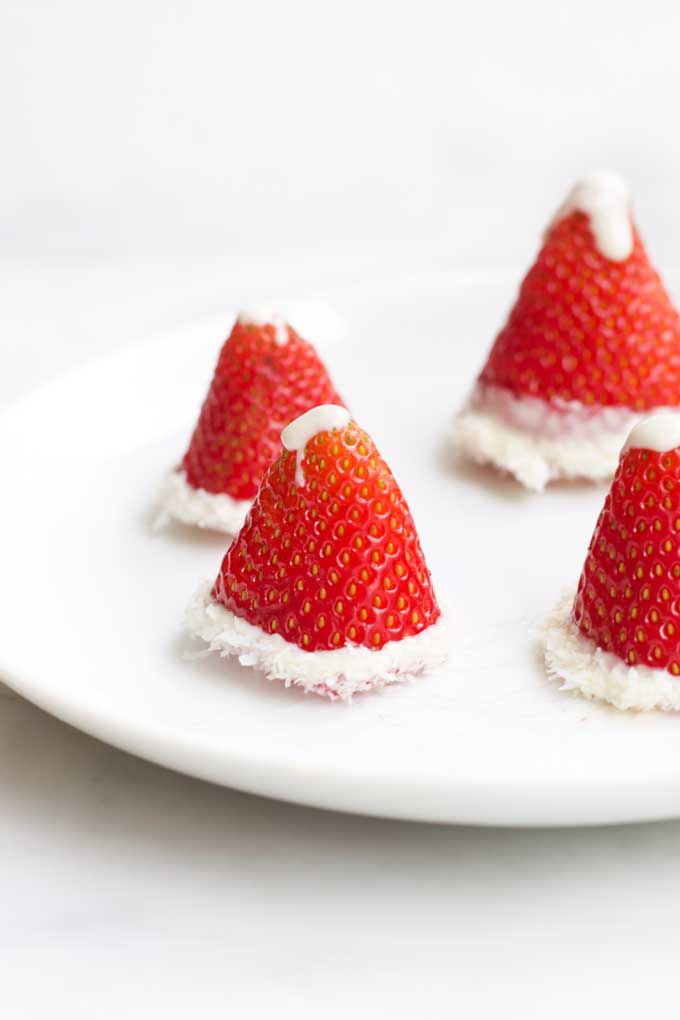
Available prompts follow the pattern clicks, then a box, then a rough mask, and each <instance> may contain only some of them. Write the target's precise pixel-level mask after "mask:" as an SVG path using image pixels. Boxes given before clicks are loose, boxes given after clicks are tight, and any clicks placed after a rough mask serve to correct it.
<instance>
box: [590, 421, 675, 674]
mask: <svg viewBox="0 0 680 1020" xmlns="http://www.w3.org/2000/svg"><path fill="white" fill-rule="evenodd" d="M669 427H670V432H669ZM660 429H661V430H662V432H661V434H662V435H663V429H665V436H666V442H663V441H661V442H660V443H659V442H657V441H656V436H657V435H658V434H659V430H660ZM669 440H670V441H669ZM675 443H680V416H678V415H670V414H659V415H655V416H653V417H652V418H649V419H647V420H646V421H645V422H643V423H641V424H640V425H639V426H637V427H636V429H634V430H633V433H632V434H631V437H630V439H629V440H628V443H627V448H624V451H623V453H622V456H621V460H620V462H619V467H618V470H617V472H616V476H615V478H614V482H613V484H612V487H611V490H610V492H609V495H608V496H607V499H606V501H605V504H604V508H603V510H602V512H601V514H600V516H599V519H598V521H597V525H596V527H595V532H594V534H593V537H592V541H591V543H590V548H589V550H588V556H587V559H586V563H585V566H584V568H583V573H582V574H581V579H580V581H579V586H578V592H577V595H576V599H575V602H574V606H573V621H574V622H575V624H576V626H577V627H578V630H579V631H580V633H581V635H582V636H583V637H585V638H589V639H591V640H592V641H594V642H595V645H596V646H597V647H598V648H600V649H602V651H605V652H611V653H613V655H615V656H617V657H618V658H619V659H621V660H622V661H623V662H625V663H627V664H628V665H629V666H649V667H652V668H654V669H660V670H666V671H668V672H669V673H670V674H671V675H672V676H680V447H679V446H677V445H673V444H675ZM664 446H666V447H668V446H670V447H671V448H666V449H663V447H664Z"/></svg>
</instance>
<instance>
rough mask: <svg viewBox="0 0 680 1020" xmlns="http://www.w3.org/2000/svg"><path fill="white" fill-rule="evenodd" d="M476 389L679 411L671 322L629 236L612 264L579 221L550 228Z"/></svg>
mask: <svg viewBox="0 0 680 1020" xmlns="http://www.w3.org/2000/svg"><path fill="white" fill-rule="evenodd" d="M480 382H482V383H487V384H490V385H494V386H502V387H505V388H507V389H509V390H511V391H513V392H514V393H515V394H516V395H517V396H533V397H540V398H542V399H543V400H547V401H559V402H561V401H578V402H579V403H581V404H585V405H587V406H589V405H594V404H597V405H606V406H612V405H618V406H625V407H629V408H631V409H633V410H637V411H644V410H649V409H651V408H656V407H672V406H676V405H678V404H680V318H679V317H678V313H677V312H676V310H675V308H674V306H673V304H672V303H671V301H670V298H669V297H668V294H667V293H666V290H665V288H664V286H663V283H662V282H661V279H660V277H659V275H658V273H657V272H656V270H655V269H654V268H653V267H652V266H651V264H650V262H649V260H648V258H647V254H646V252H645V249H644V247H643V245H642V242H641V240H640V238H639V236H638V234H637V231H634V247H633V251H632V253H631V255H630V256H629V257H628V258H627V259H625V260H623V261H621V262H613V261H611V260H610V259H608V258H606V257H605V256H604V255H602V254H601V253H600V252H599V251H598V249H597V248H596V246H595V242H594V239H593V235H592V232H591V229H590V221H589V219H588V217H587V216H586V215H585V214H584V213H581V212H574V213H571V214H570V215H569V216H567V217H565V218H564V219H562V220H560V221H559V222H557V223H556V224H555V225H554V226H552V227H551V228H550V230H549V232H548V235H547V237H546V240H545V243H544V245H543V247H542V249H541V251H540V252H539V255H538V257H537V259H536V262H535V263H534V265H533V266H532V268H531V269H530V270H529V272H528V274H527V276H526V277H525V279H524V282H523V283H522V286H521V289H520V293H519V296H518V298H517V301H516V303H515V306H514V307H513V309H512V311H511V312H510V316H509V318H508V321H507V323H506V325H505V327H504V328H503V330H502V331H501V332H500V334H499V335H498V337H497V339H496V342H495V344H494V346H493V348H492V350H491V353H490V355H489V358H488V361H487V363H486V365H485V367H484V369H483V371H482V373H481V375H480Z"/></svg>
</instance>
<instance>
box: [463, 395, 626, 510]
mask: <svg viewBox="0 0 680 1020" xmlns="http://www.w3.org/2000/svg"><path fill="white" fill-rule="evenodd" d="M638 420H639V415H636V414H635V413H634V412H633V411H631V410H630V409H629V408H626V407H601V406H600V407H598V406H596V407H594V408H593V407H586V406H585V405H583V404H579V403H577V402H576V401H572V402H569V403H567V402H563V403H561V404H560V403H557V402H556V403H555V404H548V403H546V401H544V400H540V399H539V398H537V397H516V396H514V394H513V393H511V392H510V390H506V389H503V388H502V387H500V386H486V385H482V384H477V386H476V387H475V390H474V391H473V393H472V396H471V397H470V399H469V401H468V402H467V404H466V406H465V407H464V408H463V410H462V411H461V412H459V414H458V415H457V416H456V418H455V419H454V421H453V425H452V430H451V439H452V442H453V444H454V446H455V447H456V448H457V449H459V450H461V451H462V452H463V453H464V454H465V455H466V456H468V457H469V458H470V459H471V460H474V461H475V462H476V463H478V464H493V465H495V466H496V467H498V468H500V469H501V470H503V471H507V472H509V473H510V474H512V475H514V477H515V478H516V479H517V481H518V482H520V483H521V484H522V485H524V486H526V488H528V489H533V490H534V491H536V492H540V491H542V490H543V489H544V488H545V486H546V485H547V484H548V482H551V481H554V480H556V479H559V478H565V479H569V478H571V479H574V478H585V479H590V480H591V481H599V480H602V479H605V478H610V477H611V476H612V475H614V473H615V472H616V468H617V465H618V462H619V456H620V451H621V446H622V444H623V443H624V441H625V439H626V436H627V435H628V433H629V431H630V428H631V426H632V425H633V424H634V423H635V422H636V421H638Z"/></svg>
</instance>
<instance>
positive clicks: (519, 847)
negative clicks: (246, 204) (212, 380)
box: [0, 260, 680, 1020]
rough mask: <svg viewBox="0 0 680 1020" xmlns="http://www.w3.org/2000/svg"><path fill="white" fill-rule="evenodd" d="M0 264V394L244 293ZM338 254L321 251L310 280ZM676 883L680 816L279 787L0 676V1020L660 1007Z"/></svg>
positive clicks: (163, 267)
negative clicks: (180, 769)
mask: <svg viewBox="0 0 680 1020" xmlns="http://www.w3.org/2000/svg"><path fill="white" fill-rule="evenodd" d="M356 268H357V264H356V263H355V270H356ZM0 271H1V272H2V279H3V298H2V307H1V310H0V329H1V331H2V332H1V334H0V336H1V337H2V339H1V340H0V406H1V405H2V404H3V403H6V402H7V401H9V400H11V399H12V398H14V397H15V396H18V395H19V394H20V393H21V392H22V391H25V390H26V389H28V388H30V387H32V386H33V385H35V384H36V382H38V381H40V380H43V379H47V378H49V377H51V376H52V375H54V374H55V373H57V372H59V371H60V370H62V369H64V368H65V367H67V366H68V365H70V364H74V363H76V362H78V361H81V360H83V359H84V358H86V357H89V356H92V355H94V354H96V353H98V352H100V351H104V350H106V349H110V348H112V347H114V346H115V345H116V344H119V343H123V342H125V341H128V340H131V339H133V338H134V337H135V336H137V335H139V334H141V333H144V332H149V331H157V330H161V329H163V328H166V327H168V326H171V325H174V324H176V323H178V322H181V321H183V320H186V319H188V318H191V317H193V316H196V315H200V314H205V313H206V312H210V313H212V312H214V311H215V310H216V309H218V308H219V307H221V304H222V303H224V304H225V305H226V304H227V303H228V302H230V301H232V300H233V299H234V298H235V297H237V298H238V299H244V298H246V297H247V296H248V295H249V293H250V291H249V289H248V287H247V286H246V280H247V277H248V267H247V266H245V267H244V266H243V263H241V265H240V268H238V269H237V267H236V266H235V265H232V266H230V265H229V263H228V261H226V260H222V261H217V260H213V261H211V262H206V263H205V264H199V265H197V264H196V263H195V262H191V263H189V262H188V261H187V262H186V263H181V262H180V261H177V260H175V261H172V262H170V261H167V260H166V261H161V260H156V261H151V262H149V261H147V262H144V263H140V262H122V261H121V262H114V263H95V264H94V265H93V264H92V263H87V262H84V261H83V262H81V263H78V262H72V263H70V264H69V263H66V264H64V263H61V264H59V265H57V264H56V263H55V264H49V263H44V264H42V265H39V264H37V263H30V262H25V263H24V264H20V265H17V264H16V263H14V264H12V265H10V264H5V265H2V266H1V267H0ZM337 271H338V270H337V266H336V267H332V266H331V265H330V263H327V264H324V265H322V266H321V267H319V266H316V267H315V279H316V282H317V284H319V283H320V284H321V285H323V283H324V281H325V280H327V279H329V278H330V276H331V274H332V273H333V274H337ZM275 276H276V274H275V272H274V270H273V269H272V270H271V271H270V272H269V277H268V281H269V285H271V289H272V292H274V291H275V290H276V287H275V286H274V283H273V281H274V279H275ZM305 279H310V270H309V266H308V267H307V268H306V269H304V268H303V269H301V270H300V274H299V277H298V280H297V283H300V285H301V284H302V282H304V280H305ZM227 280H228V281H229V282H228V284H227V282H226V281H227ZM297 283H296V285H297ZM4 492H5V493H6V494H9V496H10V498H11V497H12V492H11V479H5V488H4ZM0 572H1V565H0ZM0 576H1V573H0ZM0 640H1V638H0ZM676 880H677V881H680V823H676V822H668V823H662V824H656V825H645V826H637V827H627V828H610V829H601V830H596V829H593V830H572V831H507V830H506V831H503V830H474V829H463V828H436V827H429V826H420V825H412V824H400V823H396V822H384V821H375V820H371V819H365V818H353V817H344V816H340V815H335V814H329V813H322V812H317V811H313V810H308V809H303V808H297V807H292V806H288V805H284V804H277V803H274V802H270V801H266V800H261V799H258V798H255V797H248V796H245V795H243V794H239V793H235V792H231V791H229V790H225V789H220V788H217V787H212V786H209V785H207V784H203V783H201V782H198V781H195V780H191V779H188V778H185V777H183V776H180V775H175V774H173V773H171V772H168V771H165V770H163V769H161V768H158V767H155V766H153V765H150V764H147V763H146V762H143V761H139V760H136V759H134V758H132V757H130V756H128V755H126V754H123V753H121V752H119V751H116V750H113V749H111V748H109V747H107V746H104V745H103V744H100V743H98V742H97V741H96V740H93V739H91V738H89V737H86V736H84V735H82V734H80V733H78V732H76V731H74V730H72V729H70V728H69V727H68V726H65V725H63V724H61V723H60V722H57V721H56V720H54V719H52V718H50V717H49V716H47V715H45V714H44V713H43V712H41V711H39V710H38V709H36V708H34V707H33V706H32V705H30V704H28V703H26V702H25V701H23V700H22V699H20V698H18V697H16V696H15V695H14V694H13V693H12V692H11V691H9V690H8V689H7V688H3V687H1V686H0V905H1V906H0V916H1V917H2V922H3V923H2V925H1V926H0V1011H1V1014H2V1016H3V1017H4V1016H6V1017H8V1018H11V1020H22V1018H24V1017H26V1018H31V1020H34V1018H36V1017H42V1016H51V1017H58V1018H60V1017H68V1018H69V1020H79V1018H81V1017H82V1018H88V1020H93V1018H98V1017H105V1018H109V1017H111V1018H128V1017H133V1018H137V1017H145V1018H149V1017H164V1018H169V1017H192V1018H193V1017H196V1018H201V1020H205V1018H211V1017H226V1016H229V1017H234V1018H242V1017H244V1018H245V1017H279V1016H285V1017H288V1016H291V1017H297V1018H307V1017H309V1018H314V1020H320V1018H325V1017H329V1018H335V1017H350V1016H351V1017H361V1018H363V1017H378V1018H380V1017H389V1018H391V1020H395V1018H400V1017H409V1018H411V1017H418V1018H439V1017H452V1016H459V1017H461V1018H464V1020H474V1018H478V1017H483V1018H486V1017H494V1018H495V1017H497V1016H499V1015H502V1016H510V1017H514V1016H521V1017H523V1018H530V1017H537V1018H538V1017H540V1018H544V1017H546V1016H550V1017H552V1018H561V1017H565V1018H566V1017H569V1018H576V1017H587V1018H591V1017H593V1018H594V1017H597V1018H609V1017H612V1018H614V1017H616V1018H617V1020H618V1018H625V1017H645V1018H650V1017H653V1018H656V1017H666V1016H668V1017H671V1016H674V1017H675V1016H677V1003H676V1001H675V1000H676V996H677V979H676V974H677V966H678V965H677V951H678V943H679V942H680V936H679V934H678V933H679V931H680V927H679V925H680V898H679V897H678V896H677V894H676V892H675V881H676Z"/></svg>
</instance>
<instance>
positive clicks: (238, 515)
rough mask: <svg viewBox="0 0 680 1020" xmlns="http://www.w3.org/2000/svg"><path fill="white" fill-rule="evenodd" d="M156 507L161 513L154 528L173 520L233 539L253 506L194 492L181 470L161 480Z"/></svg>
mask: <svg viewBox="0 0 680 1020" xmlns="http://www.w3.org/2000/svg"><path fill="white" fill-rule="evenodd" d="M159 503H160V507H161V512H160V514H159V516H158V518H157V519H156V522H155V527H157V528H161V527H163V526H164V525H165V524H167V523H168V521H170V520H176V521H181V522H182V523H183V524H195V525H196V526H197V527H199V528H206V529H209V530H212V531H223V532H226V534H228V535H236V534H237V533H238V532H239V531H240V530H241V528H242V526H243V523H244V521H245V519H246V515H247V513H248V511H249V510H250V507H251V506H252V502H251V501H250V500H247V499H245V500H244V499H233V498H232V497H231V496H228V495H227V494H226V493H217V494H216V493H214V492H208V491H207V490H206V489H195V488H194V487H193V485H190V484H189V481H188V479H187V476H186V473H185V472H184V471H181V470H177V471H172V472H170V474H169V475H167V477H166V478H165V479H164V481H163V484H162V486H161V491H160V495H159Z"/></svg>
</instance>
